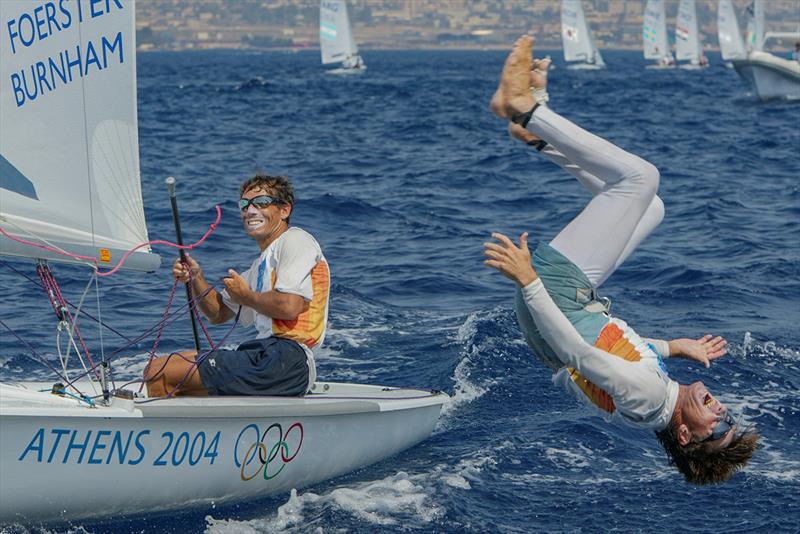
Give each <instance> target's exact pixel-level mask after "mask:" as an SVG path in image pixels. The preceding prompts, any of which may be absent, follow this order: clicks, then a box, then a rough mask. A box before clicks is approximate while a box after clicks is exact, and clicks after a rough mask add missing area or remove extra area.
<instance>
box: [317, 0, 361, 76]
mask: <svg viewBox="0 0 800 534" xmlns="http://www.w3.org/2000/svg"><path fill="white" fill-rule="evenodd" d="M319 45H320V52H321V53H322V63H323V64H325V65H327V64H329V63H339V62H341V63H343V64H344V66H345V67H359V66H363V60H362V59H361V56H359V55H358V47H357V46H356V42H355V40H354V39H353V32H352V30H351V28H350V19H349V17H348V16H347V4H346V3H345V2H344V0H322V1H321V3H320V6H319Z"/></svg>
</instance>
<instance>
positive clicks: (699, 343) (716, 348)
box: [669, 334, 728, 369]
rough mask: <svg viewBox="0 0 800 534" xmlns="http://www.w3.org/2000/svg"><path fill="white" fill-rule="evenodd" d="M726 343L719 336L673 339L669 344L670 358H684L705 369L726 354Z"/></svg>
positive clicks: (709, 335)
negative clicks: (698, 363)
mask: <svg viewBox="0 0 800 534" xmlns="http://www.w3.org/2000/svg"><path fill="white" fill-rule="evenodd" d="M727 344H728V342H727V341H725V339H724V338H723V337H721V336H716V337H714V336H712V335H711V334H706V335H704V336H703V337H701V338H700V339H686V338H683V339H673V340H672V341H670V342H669V353H670V355H671V356H677V357H681V358H686V359H687V360H694V361H696V362H700V363H702V364H703V365H704V366H705V367H706V369H707V368H709V367H711V362H712V361H714V360H716V359H717V358H721V357H723V356H725V355H726V354H727V353H728V349H727V348H726V345H727Z"/></svg>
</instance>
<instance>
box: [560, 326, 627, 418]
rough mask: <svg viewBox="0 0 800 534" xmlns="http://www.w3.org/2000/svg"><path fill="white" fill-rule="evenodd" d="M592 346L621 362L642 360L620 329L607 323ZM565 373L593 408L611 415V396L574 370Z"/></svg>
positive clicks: (612, 405)
mask: <svg viewBox="0 0 800 534" xmlns="http://www.w3.org/2000/svg"><path fill="white" fill-rule="evenodd" d="M594 346H595V347H597V348H598V349H600V350H604V351H606V352H608V353H609V354H613V355H614V356H617V357H619V358H622V359H623V360H628V361H629V362H638V361H639V360H641V359H642V356H641V354H639V351H638V350H636V347H634V346H633V344H632V343H631V342H630V341H628V339H627V338H626V337H625V335H624V333H623V331H622V329H621V328H620V327H619V326H617V325H616V324H614V323H608V324H607V325H606V326H605V327H604V328H603V330H602V331H601V332H600V335H599V336H598V338H597V341H595V343H594ZM567 371H569V376H570V378H572V380H573V382H575V383H576V384H578V387H579V388H581V391H583V394H584V395H586V397H587V398H588V399H589V400H590V401H592V403H593V404H594V405H595V406H597V407H598V408H600V409H601V410H604V411H606V412H608V413H612V412H613V411H614V410H615V409H616V407H615V406H614V399H612V398H611V395H609V394H608V393H606V392H605V391H604V390H602V389H600V387H599V386H597V385H595V384H593V383H592V382H590V381H589V380H587V379H586V378H584V377H582V376H581V374H580V373H579V372H578V371H577V370H575V368H573V367H568V368H567Z"/></svg>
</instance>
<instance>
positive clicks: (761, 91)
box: [733, 0, 800, 100]
mask: <svg viewBox="0 0 800 534" xmlns="http://www.w3.org/2000/svg"><path fill="white" fill-rule="evenodd" d="M772 38H775V39H791V40H794V41H800V32H765V27H764V3H763V2H762V0H753V2H752V3H751V4H750V6H749V7H748V8H747V56H746V57H744V58H740V59H733V67H734V68H735V69H736V72H737V73H738V74H739V76H741V77H742V78H743V79H744V80H745V81H747V82H748V83H749V84H750V87H751V88H752V89H753V92H754V93H755V94H756V95H757V96H758V98H760V99H761V100H770V99H773V98H785V99H790V100H797V99H800V62H797V61H794V60H789V59H784V58H781V57H778V56H776V55H773V54H770V53H769V52H766V51H765V50H764V45H765V43H766V42H767V41H768V40H769V39H772Z"/></svg>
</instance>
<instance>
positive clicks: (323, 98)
mask: <svg viewBox="0 0 800 534" xmlns="http://www.w3.org/2000/svg"><path fill="white" fill-rule="evenodd" d="M554 55H555V54H554ZM503 58H504V54H503V53H501V52H495V51H485V52H482V51H473V52H418V51H414V52H411V51H404V52H389V51H385V52H378V51H376V52H372V53H370V54H368V55H367V57H366V60H367V63H368V65H369V69H368V70H367V71H366V72H364V73H362V74H359V75H347V76H340V75H333V74H330V73H327V72H326V71H325V70H324V69H323V68H322V67H320V65H319V57H318V55H317V54H316V53H313V52H301V53H296V54H283V53H253V52H241V51H237V52H234V51H224V52H223V51H220V52H182V53H148V54H140V55H139V57H138V89H139V104H138V105H139V136H140V147H141V167H142V187H143V195H144V199H145V210H146V214H147V217H148V227H149V231H150V236H151V238H152V239H171V238H172V236H173V229H172V219H171V213H170V210H169V202H168V198H167V195H166V193H165V188H164V185H163V184H164V178H165V177H166V176H169V175H173V176H175V177H177V178H178V196H179V203H180V210H181V215H182V226H183V230H184V234H185V239H186V241H193V240H195V239H197V238H199V237H200V236H201V235H202V234H203V233H204V232H205V230H206V229H207V228H208V225H209V224H210V223H211V222H213V220H214V208H213V207H214V205H215V204H217V203H218V204H219V205H220V206H221V208H222V213H223V217H222V221H221V224H220V226H219V228H218V230H217V231H216V232H215V233H214V234H212V236H211V237H210V238H209V239H208V241H207V242H206V243H205V244H204V245H203V246H202V247H201V248H200V249H199V250H197V251H196V252H194V253H193V255H194V256H195V257H196V258H197V259H198V260H199V261H200V262H201V264H202V265H203V267H204V270H205V272H206V273H207V275H208V276H209V278H214V279H219V277H221V276H223V275H224V273H225V272H226V270H227V269H228V268H235V269H237V270H240V271H241V270H243V269H245V268H246V267H247V266H248V265H249V264H250V262H251V261H252V258H253V256H254V254H255V253H256V249H255V247H254V244H253V243H252V242H251V241H249V240H248V238H247V237H246V236H245V235H244V234H243V232H242V230H241V226H240V223H239V220H238V214H237V208H236V199H237V193H238V190H237V186H238V184H239V183H240V182H241V181H242V180H243V179H244V178H246V177H249V176H250V175H252V174H253V173H254V172H255V171H259V170H262V171H267V172H270V173H283V174H287V175H288V176H290V178H291V179H292V180H293V182H294V185H295V188H296V193H297V198H298V202H297V205H296V208H295V212H294V215H293V217H292V222H293V223H294V224H295V225H297V226H301V227H303V228H305V229H307V230H309V231H310V232H311V233H313V234H314V235H315V236H316V237H317V239H318V240H319V242H320V244H321V245H322V247H323V250H324V252H325V254H326V256H327V258H328V260H329V262H330V265H331V270H332V275H333V288H332V300H331V310H330V326H329V333H328V337H327V340H326V345H325V346H324V347H323V350H322V354H321V356H320V358H319V360H318V372H319V377H320V379H322V380H333V381H353V382H363V383H380V384H387V385H409V386H427V387H433V388H439V389H443V390H445V391H447V392H448V393H449V394H450V395H452V402H451V404H450V405H449V406H448V407H447V408H446V409H445V411H444V412H443V414H442V416H441V419H440V422H439V424H438V426H437V429H436V430H435V432H434V434H433V436H432V437H431V438H430V439H429V440H427V441H425V442H423V443H421V444H419V445H418V446H416V447H414V448H413V449H411V450H408V451H405V452H403V453H401V454H400V455H398V456H396V457H393V458H390V459H388V460H386V461H384V462H381V463H380V464H377V465H373V466H371V467H367V468H365V469H362V470H360V471H357V472H355V473H352V474H349V475H347V476H344V477H341V478H338V479H335V480H332V481H328V482H325V483H321V484H318V485H316V486H314V487H310V488H302V489H299V490H298V491H297V492H293V493H292V494H291V495H289V494H284V495H277V496H273V497H270V498H265V499H261V500H255V501H251V502H247V503H240V504H238V505H225V506H217V507H214V508H210V509H192V508H189V509H186V510H184V511H182V512H180V513H170V514H148V515H145V516H131V517H121V518H112V519H109V520H107V521H101V522H97V521H94V522H76V523H74V524H70V525H61V526H57V527H52V526H50V527H47V530H48V531H62V530H68V531H71V532H93V533H94V532H97V533H99V532H120V531H131V532H133V531H136V532H187V531H193V532H209V533H233V532H259V533H261V532H390V531H407V532H448V533H461V532H535V531H598V530H603V531H605V530H621V531H668V530H673V529H674V528H676V527H686V528H691V529H696V530H700V531H707V532H727V531H737V530H738V531H767V530H771V531H796V530H797V528H798V527H797V525H798V519H800V505H798V501H797V496H798V495H800V378H798V372H799V371H800V336H798V324H800V190H799V189H798V188H799V186H798V183H800V157H798V155H799V154H800V126H799V125H800V105H797V104H793V103H786V102H770V103H761V102H758V101H757V100H755V99H754V97H753V96H752V95H750V94H748V89H747V87H746V86H745V85H744V83H743V82H742V81H741V80H740V79H739V78H738V77H737V75H736V73H735V72H734V71H733V70H730V69H726V68H723V66H722V64H721V62H720V60H719V58H718V57H714V56H712V57H711V60H712V63H713V65H712V67H711V68H709V69H707V70H703V71H684V70H667V71H658V70H646V69H644V61H643V60H642V59H641V56H640V54H638V53H633V52H609V53H608V54H607V62H608V67H609V68H608V69H606V70H603V71H572V70H568V69H566V68H564V66H563V64H561V63H559V61H558V60H556V66H557V68H556V70H555V71H553V72H552V74H551V82H550V95H551V102H550V104H551V107H553V108H554V109H555V110H556V111H558V112H560V113H562V114H563V115H565V116H566V117H568V118H569V119H571V120H573V121H575V122H577V123H578V124H580V125H581V126H583V127H585V128H587V129H589V130H591V131H593V132H595V133H598V134H599V135H601V136H604V137H606V138H607V139H609V140H611V141H612V142H614V143H616V144H618V145H620V146H622V147H623V148H625V149H627V150H629V151H632V152H634V153H636V154H639V155H641V156H642V157H644V158H646V159H648V160H649V161H651V162H652V163H654V164H655V165H656V166H657V167H658V168H659V169H660V171H661V175H662V178H661V188H660V195H661V197H662V198H663V199H664V202H665V204H666V212H667V213H666V218H665V220H664V221H663V223H662V224H661V225H660V226H659V228H657V229H656V231H655V232H654V233H653V234H652V235H651V236H650V237H649V238H648V240H646V241H645V242H644V243H643V245H642V246H641V247H640V249H639V250H638V251H637V252H636V253H634V254H633V255H632V256H631V257H630V259H629V260H628V261H627V262H626V263H625V264H624V265H623V266H622V267H621V268H620V269H619V270H618V271H617V272H616V273H615V274H614V275H613V276H612V277H611V278H610V279H609V280H608V282H606V284H605V285H604V293H605V294H607V295H609V296H610V297H611V298H612V299H613V302H614V312H615V314H616V315H618V316H620V317H622V318H624V319H626V320H627V321H628V322H629V323H630V324H631V325H632V326H634V327H635V328H636V329H637V331H639V332H640V333H641V334H643V335H647V336H650V337H664V338H669V337H699V336H700V335H702V334H704V333H706V332H711V333H714V334H719V335H723V336H725V337H726V338H727V339H728V341H729V343H730V345H729V347H730V354H729V355H728V356H726V357H725V358H724V359H722V360H720V361H718V362H716V363H714V364H713V365H712V367H711V368H710V369H708V370H706V369H703V368H702V367H700V366H698V365H692V364H690V363H688V362H685V361H674V362H668V365H669V368H670V372H671V375H672V376H673V377H674V378H675V379H677V380H679V381H681V382H683V383H688V382H692V381H695V380H703V381H704V382H705V383H706V384H707V385H708V387H709V389H711V391H713V392H714V393H715V394H717V395H718V397H719V398H720V399H721V400H722V401H723V402H725V403H726V404H728V405H729V406H731V407H733V408H734V409H735V410H736V411H737V412H738V413H740V414H741V417H742V418H743V420H744V421H745V422H746V423H747V424H751V425H753V426H754V427H755V428H756V429H757V430H758V431H759V432H760V433H762V434H763V441H762V443H763V447H762V448H761V450H760V451H758V452H757V454H756V455H755V457H754V458H753V460H752V461H751V462H750V464H749V465H748V467H747V468H746V469H745V470H744V471H743V472H741V473H739V474H737V475H735V476H734V477H733V479H732V480H731V481H729V482H728V483H726V484H723V485H720V486H714V487H703V488H697V487H693V486H689V485H687V484H686V483H684V482H683V481H682V478H681V477H680V475H679V474H678V473H677V471H676V470H674V469H673V468H670V467H668V466H667V464H666V457H665V454H664V453H663V451H662V450H661V449H660V447H659V445H658V444H657V443H656V440H655V439H654V437H653V436H652V434H651V433H649V432H643V431H636V430H632V429H629V428H618V427H613V426H609V425H608V424H606V423H604V422H603V421H602V420H601V419H599V418H597V417H594V416H591V415H588V414H587V413H586V412H585V411H584V409H583V408H582V407H581V406H580V405H579V404H578V402H577V401H576V400H574V399H572V398H571V397H568V396H567V394H566V393H565V392H563V391H561V390H558V389H556V388H555V387H554V386H553V385H552V384H551V382H550V375H549V372H548V371H547V370H546V369H545V368H544V367H543V366H541V365H539V364H538V362H537V361H536V360H535V359H534V358H533V357H532V355H531V352H530V350H529V349H528V347H527V346H526V345H525V343H524V342H523V341H522V338H521V335H520V333H519V330H518V328H517V325H516V319H515V317H514V313H513V306H512V302H513V286H512V284H511V283H510V282H509V281H508V280H506V279H505V278H503V277H502V276H500V275H499V274H498V273H496V272H491V271H489V270H488V269H486V268H485V267H483V265H482V243H483V242H484V241H485V240H486V239H487V237H488V235H489V233H490V232H491V231H502V232H505V233H508V234H512V235H518V234H519V233H521V232H523V231H528V232H530V234H531V239H550V238H552V237H553V236H554V235H555V233H556V232H558V230H559V229H560V228H561V227H563V226H564V225H565V224H566V223H567V222H568V221H569V220H570V218H571V217H572V216H574V215H575V214H576V213H578V212H579V210H580V209H581V208H582V206H583V205H584V204H585V202H586V201H587V193H586V192H585V191H584V190H582V188H581V187H580V185H579V184H578V183H576V182H575V180H574V179H573V178H571V177H570V176H568V175H566V174H565V173H564V172H563V171H561V170H560V169H558V168H557V167H555V166H554V165H552V164H551V163H549V162H547V161H546V160H544V158H541V157H538V156H537V154H536V153H535V151H532V150H531V149H529V148H528V147H525V146H523V145H521V144H519V143H516V142H512V141H511V140H510V139H509V138H508V136H507V134H506V133H505V126H504V124H503V123H502V121H499V120H497V119H496V118H494V117H493V116H492V115H491V114H490V113H489V112H488V111H487V103H488V100H489V98H490V96H491V94H492V92H493V91H494V87H495V84H496V80H497V76H498V73H499V71H500V67H501V65H502V61H503ZM157 252H159V253H161V254H162V255H163V257H164V261H163V265H162V267H161V269H160V270H159V271H158V272H157V273H156V274H155V275H138V274H122V275H118V276H113V277H111V278H109V279H105V280H103V281H102V289H103V292H104V296H105V297H106V298H104V305H103V308H102V313H103V315H102V317H103V320H104V321H106V322H108V323H109V324H111V325H113V326H114V327H115V328H117V329H118V330H122V331H124V332H125V333H127V334H128V335H133V334H136V333H138V332H140V331H143V330H145V329H147V328H149V327H150V326H151V325H152V324H153V323H155V322H156V321H158V320H159V319H160V317H161V314H162V312H163V309H164V305H165V303H166V300H167V298H168V296H169V289H170V275H169V270H170V269H169V265H170V264H171V261H172V256H173V251H172V250H171V249H166V248H160V249H158V250H157ZM8 265H12V266H13V267H14V268H15V269H18V270H20V271H22V272H25V273H27V274H29V275H32V274H33V270H32V265H31V264H30V263H25V262H8V263H5V264H3V265H0V297H2V302H3V305H2V308H0V309H2V314H1V315H0V316H1V317H2V319H3V320H4V321H6V322H7V323H8V324H10V325H11V326H12V327H13V328H14V329H15V330H16V331H17V332H18V333H20V334H21V335H22V336H23V337H25V338H26V340H27V341H29V342H30V343H31V345H32V347H33V348H35V349H36V350H37V351H39V352H41V353H43V354H52V353H53V339H54V332H55V321H54V320H53V318H52V311H51V310H50V308H49V303H48V302H47V300H46V298H45V297H44V296H43V295H42V294H41V292H40V290H38V289H37V288H36V287H35V286H34V285H33V284H31V283H30V282H29V281H27V280H25V278H24V277H22V276H20V275H18V274H17V273H15V272H13V271H12V270H11V269H7V268H4V267H8ZM55 272H56V275H57V277H58V278H59V281H60V282H61V283H62V285H63V288H64V290H65V293H66V296H67V298H68V299H70V300H73V301H77V300H79V299H80V295H81V293H82V291H83V289H84V285H85V284H86V282H87V278H86V273H85V272H81V271H79V270H77V269H75V268H71V267H66V266H56V267H55ZM211 331H212V334H213V335H215V336H216V337H220V336H221V335H222V334H223V333H224V332H225V329H224V327H212V328H211ZM249 334H250V333H249V332H247V331H245V330H244V329H242V331H241V332H237V333H236V334H235V337H234V341H240V340H243V339H245V338H247V337H248V335H249ZM87 335H88V337H89V339H90V341H92V342H96V339H94V337H93V334H92V333H91V332H89V333H88V334H87ZM104 335H105V336H106V339H105V341H106V343H107V344H108V345H110V346H115V344H118V343H119V342H118V340H114V339H113V338H112V339H109V338H108V337H109V334H108V333H106V334H104ZM2 337H3V339H2V347H3V350H2V359H0V379H11V380H16V379H20V378H31V377H33V378H40V379H48V378H49V375H48V374H47V371H46V369H44V368H43V367H42V366H41V365H39V364H37V363H36V362H34V361H33V360H31V359H30V358H29V357H28V356H27V353H28V352H27V349H26V348H25V347H24V346H23V345H21V344H20V343H18V342H17V341H16V340H13V339H12V338H11V337H10V336H8V335H7V334H6V333H5V332H4V334H3V336H2ZM95 337H96V336H95ZM190 345H191V336H190V333H189V329H188V327H184V326H177V327H176V328H173V329H172V330H171V331H170V332H169V333H168V334H167V336H166V337H165V339H164V340H162V349H164V350H168V349H176V348H179V347H187V346H190ZM141 347H142V349H141V350H142V351H143V350H146V346H145V345H144V344H143V345H142V346H141ZM143 360H144V356H140V357H135V356H131V357H126V358H123V359H120V360H118V361H117V362H116V365H117V370H116V372H117V374H118V376H119V377H135V376H138V375H139V373H140V372H141V369H142V366H143V364H144V361H143ZM0 476H2V474H0ZM62 483H69V481H62ZM4 529H5V530H6V531H9V532H26V531H29V530H33V531H38V528H36V527H31V526H29V525H27V526H26V525H9V526H6V527H4Z"/></svg>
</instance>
